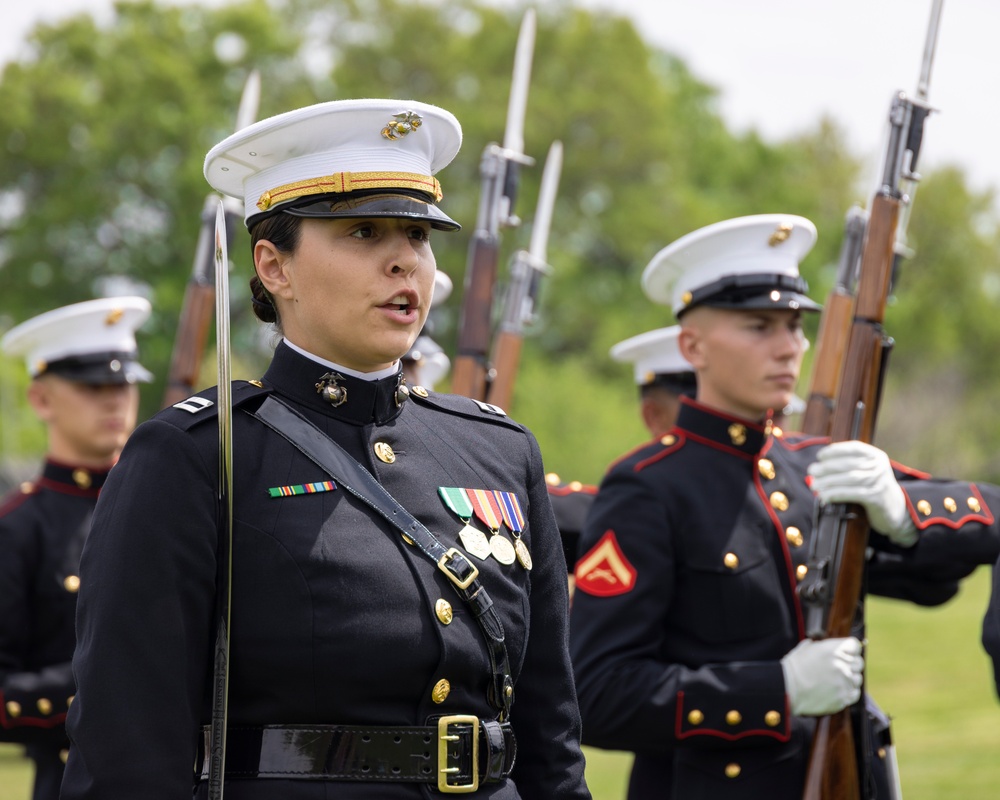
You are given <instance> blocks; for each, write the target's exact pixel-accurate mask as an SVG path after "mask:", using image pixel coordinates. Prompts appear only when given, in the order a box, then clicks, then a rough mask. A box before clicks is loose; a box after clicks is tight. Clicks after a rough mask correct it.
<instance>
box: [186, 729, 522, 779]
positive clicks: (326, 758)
mask: <svg viewBox="0 0 1000 800" xmlns="http://www.w3.org/2000/svg"><path fill="white" fill-rule="evenodd" d="M203 733H204V736H203V741H202V743H201V748H200V753H199V757H198V766H197V767H196V771H199V772H200V773H201V780H208V759H207V758H205V753H206V752H208V749H209V748H210V746H211V739H210V737H211V732H210V728H209V727H208V726H205V728H203ZM516 754H517V744H516V742H515V740H514V732H513V731H512V730H511V728H510V724H509V723H506V722H495V721H492V720H480V719H479V718H478V717H474V716H471V715H464V714H461V715H452V716H446V717H441V718H440V719H438V720H436V722H435V724H433V725H424V726H399V727H395V726H366V725H264V726H261V727H239V726H231V727H229V728H228V730H227V732H226V777H227V778H232V779H239V778H285V779H302V780H330V781H366V782H373V783H378V782H387V783H431V784H435V785H436V787H437V789H438V791H440V792H442V793H444V794H462V793H465V792H474V791H476V789H478V788H479V786H480V785H481V784H484V783H499V782H500V781H502V780H504V779H505V778H507V777H508V776H509V775H510V772H511V770H512V769H513V767H514V759H515V756H516Z"/></svg>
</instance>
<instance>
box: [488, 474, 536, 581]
mask: <svg viewBox="0 0 1000 800" xmlns="http://www.w3.org/2000/svg"><path fill="white" fill-rule="evenodd" d="M493 494H494V496H495V497H496V499H497V503H498V504H499V505H500V513H501V514H503V521H504V523H506V525H507V527H508V528H510V532H511V534H512V535H513V536H514V552H515V553H516V554H517V560H518V561H520V562H521V566H522V567H524V568H525V569H527V570H530V569H531V553H530V552H529V550H528V545H526V544H525V543H524V540H523V539H522V538H521V533H522V532H523V531H524V514H522V513H521V504H520V503H519V502H518V500H517V495H516V494H514V493H513V492H501V491H499V490H494V492H493Z"/></svg>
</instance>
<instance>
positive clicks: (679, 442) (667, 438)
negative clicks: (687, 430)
mask: <svg viewBox="0 0 1000 800" xmlns="http://www.w3.org/2000/svg"><path fill="white" fill-rule="evenodd" d="M685 442H687V437H686V436H684V433H683V431H679V430H677V429H676V428H675V429H674V430H672V431H670V432H669V433H665V434H664V435H663V436H661V437H659V438H658V439H653V440H652V441H650V442H646V443H645V444H641V445H639V446H638V447H634V448H633V449H631V450H629V451H628V452H627V453H625V454H624V455H621V456H619V457H618V458H616V459H615V460H614V461H612V462H611V465H610V466H609V467H608V471H609V472H610V471H611V470H612V469H614V468H615V467H617V466H619V465H623V464H626V463H628V464H629V465H630V466H631V468H632V469H633V470H634V471H635V472H639V471H640V470H643V469H645V468H646V467H648V466H649V465H650V464H655V463H656V462H658V461H661V460H662V459H664V458H666V457H667V456H669V455H671V454H673V453H676V452H677V451H678V450H680V449H681V448H682V447H683V446H684V444H685Z"/></svg>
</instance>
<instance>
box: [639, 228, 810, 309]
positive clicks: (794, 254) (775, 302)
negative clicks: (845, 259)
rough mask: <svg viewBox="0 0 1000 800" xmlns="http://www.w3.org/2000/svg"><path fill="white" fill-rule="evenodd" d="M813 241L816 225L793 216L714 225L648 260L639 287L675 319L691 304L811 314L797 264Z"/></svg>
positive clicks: (679, 240)
mask: <svg viewBox="0 0 1000 800" xmlns="http://www.w3.org/2000/svg"><path fill="white" fill-rule="evenodd" d="M815 243H816V226H815V225H813V223H812V222H810V221H809V220H808V219H806V218H805V217H799V216H794V215H792V214H756V215H753V216H748V217H737V218H736V219H729V220H725V221H723V222H717V223H715V224H714V225H709V226H707V227H705V228H699V229H698V230H696V231H694V232H692V233H689V234H687V235H686V236H682V237H681V238H680V239H678V240H677V241H675V242H673V243H672V244H669V245H667V246H666V247H664V248H663V249H662V250H661V251H660V252H659V253H657V254H656V255H655V256H653V259H652V260H651V261H650V262H649V264H648V265H647V266H646V269H645V270H644V271H643V273H642V288H643V290H644V291H645V292H646V295H647V296H648V297H649V299H650V300H652V301H653V302H655V303H662V304H663V305H670V306H671V307H672V308H673V311H674V314H675V315H679V314H681V313H683V312H684V311H686V310H688V309H689V308H692V307H693V306H696V305H712V306H720V307H725V308H798V309H802V310H816V309H818V308H819V306H818V305H817V304H816V303H814V302H813V301H812V300H810V299H809V298H808V297H806V295H805V292H806V291H807V290H808V287H807V285H806V283H805V281H804V280H803V279H802V277H801V276H800V274H799V262H800V261H801V260H802V259H803V258H804V257H805V255H806V254H807V253H808V252H809V251H810V250H811V249H812V246H813V245H814V244H815Z"/></svg>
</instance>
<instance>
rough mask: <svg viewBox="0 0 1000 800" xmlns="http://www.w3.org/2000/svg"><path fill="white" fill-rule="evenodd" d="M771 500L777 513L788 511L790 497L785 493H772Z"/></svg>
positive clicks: (772, 506)
mask: <svg viewBox="0 0 1000 800" xmlns="http://www.w3.org/2000/svg"><path fill="white" fill-rule="evenodd" d="M769 499H770V501H771V508H773V509H774V510H775V511H788V496H787V495H786V494H785V493H784V492H771V497H770V498H769Z"/></svg>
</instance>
